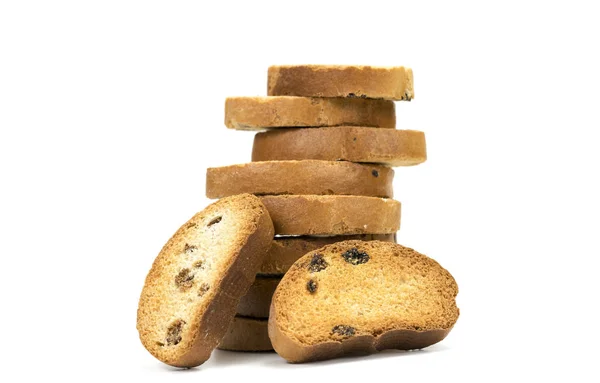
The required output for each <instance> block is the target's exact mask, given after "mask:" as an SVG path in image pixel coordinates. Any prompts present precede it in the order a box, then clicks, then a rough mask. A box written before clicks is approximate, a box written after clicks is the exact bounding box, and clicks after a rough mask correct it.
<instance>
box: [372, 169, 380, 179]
mask: <svg viewBox="0 0 600 383" xmlns="http://www.w3.org/2000/svg"><path fill="white" fill-rule="evenodd" d="M371 174H373V177H379V172H378V171H377V170H375V169H373V170H371Z"/></svg>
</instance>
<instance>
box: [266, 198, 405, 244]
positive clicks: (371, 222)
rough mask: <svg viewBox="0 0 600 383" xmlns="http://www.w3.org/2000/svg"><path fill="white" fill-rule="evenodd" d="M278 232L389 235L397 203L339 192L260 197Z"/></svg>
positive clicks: (397, 222)
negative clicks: (338, 193)
mask: <svg viewBox="0 0 600 383" xmlns="http://www.w3.org/2000/svg"><path fill="white" fill-rule="evenodd" d="M260 199H261V201H262V202H263V203H264V204H265V206H266V207H267V209H269V214H270V215H271V219H272V220H273V225H274V226H275V234H280V235H347V234H391V233H395V232H396V231H398V229H399V228H400V202H398V201H396V200H393V199H389V198H376V197H358V196H342V195H335V196H333V195H282V196H262V197H260Z"/></svg>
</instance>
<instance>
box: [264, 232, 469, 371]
mask: <svg viewBox="0 0 600 383" xmlns="http://www.w3.org/2000/svg"><path fill="white" fill-rule="evenodd" d="M457 294H458V286H457V285H456V282H455V281H454V278H453V277H452V275H450V273H449V272H448V271H446V270H445V269H444V268H442V267H441V266H440V265H439V264H438V263H437V262H436V261H434V260H432V259H431V258H428V257H426V256H425V255H422V254H420V253H418V252H416V251H414V250H413V249H410V248H407V247H404V246H401V245H398V244H394V243H389V242H379V241H372V242H363V241H346V242H339V243H336V244H333V245H328V246H325V247H323V248H321V249H318V250H316V251H313V252H310V253H308V254H307V255H305V256H304V257H302V258H300V259H299V260H298V261H297V262H296V263H294V265H293V266H292V267H291V268H290V270H289V271H288V272H287V273H286V274H285V276H284V277H283V279H282V280H281V282H280V283H279V285H278V287H277V289H276V291H275V294H274V296H273V300H272V303H271V311H270V316H269V337H270V338H271V342H272V344H273V347H274V348H275V351H277V353H279V355H281V356H282V357H283V358H285V359H286V360H288V361H289V362H306V361H312V360H320V359H329V358H335V357H339V356H343V355H347V354H355V353H358V354H368V353H374V352H377V351H380V350H383V349H390V348H391V349H403V350H410V349H420V348H424V347H427V346H430V345H432V344H434V343H437V342H439V341H441V340H442V339H444V338H445V337H446V335H447V334H448V333H449V332H450V330H451V329H452V327H453V326H454V324H455V322H456V320H457V319H458V315H459V310H458V308H457V307H456V301H455V297H456V295H457Z"/></svg>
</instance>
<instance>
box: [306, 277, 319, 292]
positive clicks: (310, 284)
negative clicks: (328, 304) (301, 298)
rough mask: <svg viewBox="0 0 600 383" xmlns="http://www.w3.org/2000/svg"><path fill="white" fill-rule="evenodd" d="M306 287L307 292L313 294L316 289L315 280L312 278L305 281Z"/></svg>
mask: <svg viewBox="0 0 600 383" xmlns="http://www.w3.org/2000/svg"><path fill="white" fill-rule="evenodd" d="M306 289H307V290H308V292H309V293H311V294H314V293H315V291H317V282H315V281H313V280H312V279H311V280H310V281H308V282H307V283H306Z"/></svg>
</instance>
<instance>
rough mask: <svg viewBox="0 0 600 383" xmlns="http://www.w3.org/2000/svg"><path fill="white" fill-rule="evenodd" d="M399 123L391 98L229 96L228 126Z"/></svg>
mask: <svg viewBox="0 0 600 383" xmlns="http://www.w3.org/2000/svg"><path fill="white" fill-rule="evenodd" d="M341 125H353V126H372V127H379V128H392V129H393V128H395V127H396V110H395V106H394V103H393V102H392V101H387V100H364V99H360V98H357V99H349V98H313V97H287V96H281V97H277V96H276V97H229V98H227V99H226V100H225V126H227V127H228V128H231V129H239V130H261V129H272V128H283V127H319V126H341Z"/></svg>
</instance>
